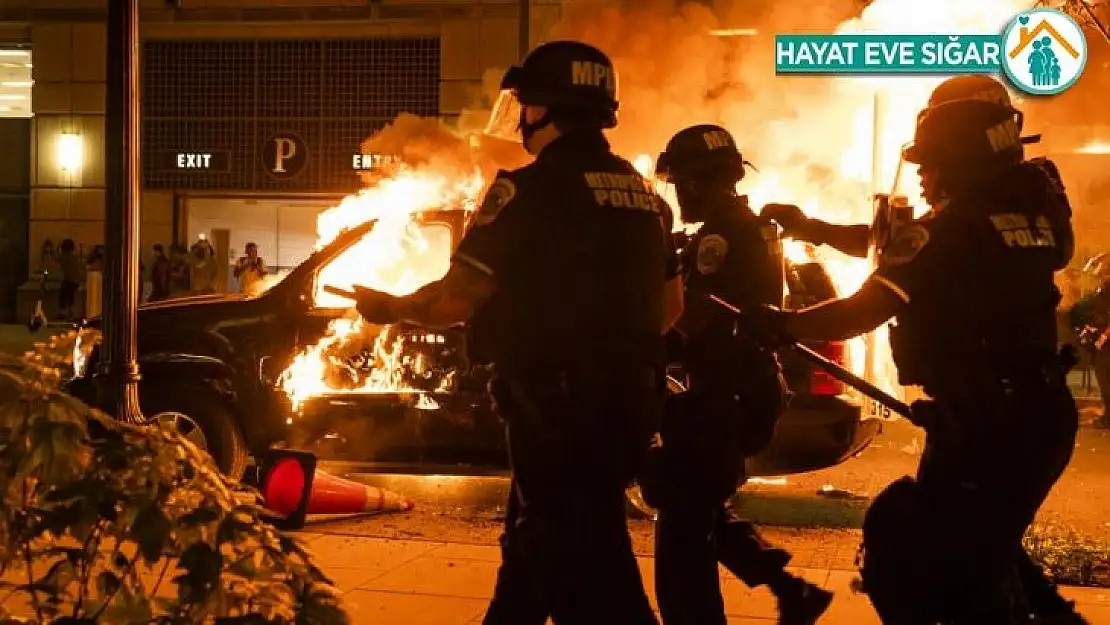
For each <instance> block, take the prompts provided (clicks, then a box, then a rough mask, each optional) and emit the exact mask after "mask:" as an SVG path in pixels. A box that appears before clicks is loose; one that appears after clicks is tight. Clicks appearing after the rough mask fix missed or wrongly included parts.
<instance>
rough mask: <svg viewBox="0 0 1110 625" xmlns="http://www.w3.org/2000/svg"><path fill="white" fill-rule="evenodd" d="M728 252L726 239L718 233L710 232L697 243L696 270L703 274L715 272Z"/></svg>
mask: <svg viewBox="0 0 1110 625" xmlns="http://www.w3.org/2000/svg"><path fill="white" fill-rule="evenodd" d="M726 254H728V241H726V240H725V238H724V237H722V236H721V235H719V234H710V235H708V236H706V237H704V238H703V239H702V240H701V242H700V243H698V271H699V272H701V273H702V274H704V275H709V274H711V273H716V271H717V270H718V269H719V268H720V267H721V263H723V262H724V260H725V255H726Z"/></svg>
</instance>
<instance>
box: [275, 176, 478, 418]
mask: <svg viewBox="0 0 1110 625" xmlns="http://www.w3.org/2000/svg"><path fill="white" fill-rule="evenodd" d="M482 185H483V182H482V177H481V175H480V174H478V173H477V172H475V173H473V174H471V175H469V176H463V177H461V178H460V177H458V176H457V175H454V174H448V173H437V172H435V171H431V170H421V171H417V170H412V169H407V168H404V169H401V170H399V171H398V172H397V173H396V174H395V175H394V176H393V177H390V178H386V179H384V180H382V181H380V182H379V183H378V184H376V185H374V186H373V187H371V188H368V189H364V190H363V191H360V192H359V193H357V194H356V195H352V196H349V197H347V198H345V199H344V200H343V201H342V202H341V203H340V204H339V205H338V206H336V207H335V208H332V209H329V210H327V211H324V212H323V213H321V214H320V216H319V217H318V218H317V233H318V236H319V240H318V242H317V245H316V248H317V249H320V248H322V247H324V246H325V245H327V244H328V243H330V242H331V241H333V240H334V239H335V238H336V237H337V236H338V235H339V234H340V232H342V231H343V230H345V229H347V228H350V227H353V226H356V225H359V224H362V223H365V222H367V221H370V220H377V223H376V224H375V226H374V229H373V230H371V231H370V233H369V234H367V235H366V236H365V237H363V239H362V240H360V241H359V242H358V243H356V244H354V245H353V246H352V247H350V248H348V249H347V250H346V251H344V252H343V253H342V254H340V255H339V256H338V257H336V258H335V259H333V260H332V261H331V262H329V263H328V264H326V265H324V267H323V268H322V269H321V270H320V273H319V275H318V277H317V279H316V289H315V292H314V294H313V297H314V302H315V305H316V307H317V308H319V309H333V310H334V309H344V310H345V312H343V313H339V314H337V316H339V315H342V316H339V318H337V319H335V320H333V321H331V322H330V323H329V325H328V328H327V333H326V334H325V336H324V338H322V339H321V340H320V341H319V342H317V343H316V344H315V345H312V346H310V347H308V348H307V349H305V350H304V351H303V352H301V353H300V354H298V355H297V356H296V357H295V358H294V360H293V363H292V364H291V365H290V366H289V368H287V369H286V370H285V371H284V372H283V373H282V376H281V387H282V389H283V390H284V391H285V393H286V394H287V395H288V396H289V398H290V400H291V401H292V404H293V408H294V410H296V409H297V408H298V407H300V405H301V404H302V403H303V402H304V401H305V400H306V399H309V398H311V397H315V396H318V395H324V394H335V393H397V392H404V393H409V392H415V390H416V389H414V388H413V387H412V386H411V385H410V384H407V383H406V382H405V373H406V372H416V373H417V374H420V373H422V372H423V371H424V369H425V367H426V365H425V363H424V362H423V359H422V358H421V357H420V356H418V355H412V354H409V353H407V350H406V349H405V342H404V340H403V337H401V336H398V335H396V334H395V333H393V332H390V328H391V326H385V327H381V326H373V325H370V324H368V323H365V322H364V321H363V320H362V318H361V317H359V316H358V315H357V313H355V312H354V311H353V310H350V306H351V302H350V301H348V300H346V299H344V298H342V297H339V296H337V295H333V294H331V293H328V292H326V291H324V290H323V287H324V286H334V287H338V288H341V289H345V290H349V289H351V287H352V286H353V285H356V284H359V285H362V286H366V287H369V288H373V289H377V290H379V291H384V292H386V293H391V294H393V295H408V294H410V293H412V292H414V291H416V290H417V289H419V288H420V287H421V286H424V285H425V284H427V283H429V282H433V281H435V280H438V279H439V278H441V277H443V275H444V274H445V273H446V272H447V269H448V267H449V265H450V257H451V250H452V241H451V231H450V230H449V229H447V228H441V227H440V228H437V227H429V226H428V224H425V223H424V219H423V217H424V216H426V215H428V214H429V213H430V212H431V211H443V210H463V211H471V210H473V208H474V203H475V200H476V198H477V196H478V194H479V192H480V191H481V189H482Z"/></svg>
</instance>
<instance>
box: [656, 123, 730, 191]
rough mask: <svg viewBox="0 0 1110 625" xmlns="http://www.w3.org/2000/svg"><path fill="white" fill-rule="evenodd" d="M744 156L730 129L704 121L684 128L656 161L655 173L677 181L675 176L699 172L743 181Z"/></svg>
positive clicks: (668, 143)
mask: <svg viewBox="0 0 1110 625" xmlns="http://www.w3.org/2000/svg"><path fill="white" fill-rule="evenodd" d="M744 165H751V163H749V162H748V161H746V160H744V156H743V155H742V154H741V153H740V149H739V148H737V147H736V140H735V139H733V137H732V135H731V134H729V132H728V131H727V130H725V129H724V128H722V127H720V126H716V125H713V124H700V125H697V126H691V127H689V128H686V129H684V130H680V131H679V132H678V133H677V134H675V136H673V137H671V140H670V141H668V142H667V147H666V148H665V149H664V150H663V152H662V153H661V154H660V155H659V158H658V159H657V160H656V161H655V177H656V178H658V179H659V180H661V181H663V182H674V179H675V177H683V176H687V177H688V176H696V175H699V174H704V175H712V176H715V177H721V178H725V179H727V180H730V181H731V182H739V181H740V180H742V179H743V178H744Z"/></svg>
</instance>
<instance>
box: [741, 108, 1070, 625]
mask: <svg viewBox="0 0 1110 625" xmlns="http://www.w3.org/2000/svg"><path fill="white" fill-rule="evenodd" d="M1019 117H1020V116H1019V115H1017V113H1016V111H1014V110H1013V109H1012V108H1011V107H1007V106H1005V105H1002V104H999V103H997V102H987V101H984V100H972V99H966V100H955V101H950V102H946V103H943V104H940V105H938V106H935V107H932V108H930V109H927V110H926V111H925V114H924V115H923V116H921V117H920V118H919V122H918V125H917V130H916V133H915V137H914V142H913V144H912V145H911V146H910V147H909V148H907V150H906V152H905V155H904V156H905V158H906V160H907V161H909V162H911V163H916V164H918V165H919V166H920V169H919V174H920V176H921V180H922V189H923V191H924V196H925V199H926V201H928V202H929V204H930V205H931V206H932V208H933V211H932V212H931V216H930V218H928V219H926V220H922V221H920V222H918V223H914V224H912V225H910V226H908V227H905V228H903V229H902V230H901V231H900V232H898V233H897V234H896V235H895V238H894V240H892V241H891V242H890V243H889V244H888V245H887V247H886V248H885V249H884V250H883V252H882V254H881V255H880V257H879V267H878V269H877V270H876V271H875V272H874V273H873V274H872V276H871V277H870V278H869V279H868V280H867V281H866V282H865V283H864V285H863V286H862V287H861V288H860V290H859V291H858V292H857V293H855V294H854V295H852V296H851V297H849V298H847V299H843V300H835V301H832V302H828V303H826V304H822V305H820V306H816V307H813V308H810V309H806V310H803V311H800V312H797V313H788V312H782V311H772V310H770V309H767V308H763V309H754V310H752V311H750V312H749V313H748V314H747V319H746V321H747V323H748V324H749V327H750V328H762V330H763V331H764V332H766V333H767V336H770V337H774V339H775V340H777V341H780V342H782V341H792V340H794V339H818V340H820V339H845V338H848V337H852V336H856V335H859V334H861V333H864V332H867V331H869V330H871V329H873V328H875V327H877V326H878V325H879V324H881V323H883V322H885V321H887V320H888V319H889V318H891V317H892V316H896V317H897V326H895V327H894V328H892V330H891V347H892V350H893V355H894V359H895V364H896V365H897V366H898V371H899V382H900V383H902V384H905V385H921V386H923V387H924V389H925V391H926V393H928V395H929V396H930V397H932V398H933V399H932V400H931V402H928V403H925V402H919V403H915V413H914V416H915V421H916V422H918V423H919V424H921V425H923V426H924V427H925V428H926V431H927V434H928V438H929V441H928V447H929V450H928V453H927V454H926V455H925V456H924V457H923V458H922V461H921V466H920V468H919V473H918V477H917V479H916V480H913V479H910V478H904V479H903V480H900V481H899V482H896V483H895V484H894V485H892V486H891V487H890V488H888V489H887V490H886V491H884V492H883V493H882V494H881V495H880V496H879V497H878V498H877V499H876V501H875V503H874V504H873V506H872V508H871V510H870V511H869V512H868V518H867V519H866V521H865V523H864V546H863V549H864V561H863V564H864V566H863V571H862V573H863V578H864V584H865V588H866V590H867V592H868V593H869V594H870V597H871V600H872V603H873V604H874V606H875V607H876V609H877V611H878V612H879V614H880V616H881V617H882V618H883V620H884V622H887V623H899V624H904V625H916V624H919V623H920V624H924V623H929V624H932V623H937V622H943V623H960V624H962V623H977V624H981V625H993V624H995V623H1000V624H1008V623H1024V622H1027V619H1028V610H1029V608H1028V606H1027V605H1024V596H1023V595H1022V593H1021V592H1017V591H1016V589H1015V582H1016V578H1015V576H1014V573H1015V567H1016V565H1017V559H1018V554H1019V553H1021V549H1020V544H1021V539H1022V536H1023V535H1024V533H1025V531H1026V529H1027V528H1028V527H1029V525H1030V524H1031V523H1032V521H1033V517H1034V515H1035V514H1036V511H1037V509H1038V508H1039V507H1040V505H1041V503H1042V502H1043V501H1044V498H1045V497H1046V496H1047V495H1048V493H1049V491H1050V490H1051V488H1052V486H1053V484H1054V483H1055V482H1056V480H1057V479H1059V477H1060V475H1061V474H1062V472H1063V471H1064V468H1065V467H1066V465H1067V463H1068V461H1069V459H1070V456H1071V452H1072V449H1073V447H1074V443H1075V436H1076V430H1077V426H1078V412H1077V410H1076V406H1075V401H1074V399H1073V398H1072V396H1071V393H1070V392H1069V390H1068V388H1067V384H1066V381H1065V369H1064V367H1063V366H1062V364H1061V359H1060V356H1059V355H1058V354H1057V351H1056V349H1057V337H1056V305H1057V303H1058V302H1059V299H1060V293H1059V291H1058V290H1057V288H1056V285H1055V283H1054V280H1053V276H1054V273H1055V272H1056V271H1058V270H1059V269H1061V268H1062V267H1064V266H1065V265H1066V264H1067V262H1068V260H1069V257H1070V253H1071V252H1070V249H1069V248H1068V246H1066V245H1064V244H1063V240H1064V238H1065V237H1066V236H1067V233H1068V232H1069V231H1070V226H1069V224H1068V209H1067V206H1066V204H1065V203H1063V202H1062V201H1061V198H1060V196H1059V194H1058V193H1057V189H1056V187H1055V185H1054V184H1053V182H1052V180H1051V179H1050V177H1049V176H1048V175H1047V174H1046V173H1045V172H1044V171H1043V170H1042V169H1040V168H1039V167H1038V166H1037V165H1035V164H1030V163H1028V162H1025V161H1023V160H1022V158H1023V145H1022V141H1021V138H1020V124H1019ZM1044 616H1048V615H1044ZM1051 617H1052V618H1056V619H1065V618H1070V619H1072V621H1071V622H1081V621H1077V620H1075V619H1078V618H1079V617H1078V616H1076V615H1074V614H1071V615H1068V614H1062V613H1057V614H1053V615H1051ZM1042 622H1053V621H1045V620H1043V617H1042ZM1054 622H1068V621H1061V620H1057V621H1054Z"/></svg>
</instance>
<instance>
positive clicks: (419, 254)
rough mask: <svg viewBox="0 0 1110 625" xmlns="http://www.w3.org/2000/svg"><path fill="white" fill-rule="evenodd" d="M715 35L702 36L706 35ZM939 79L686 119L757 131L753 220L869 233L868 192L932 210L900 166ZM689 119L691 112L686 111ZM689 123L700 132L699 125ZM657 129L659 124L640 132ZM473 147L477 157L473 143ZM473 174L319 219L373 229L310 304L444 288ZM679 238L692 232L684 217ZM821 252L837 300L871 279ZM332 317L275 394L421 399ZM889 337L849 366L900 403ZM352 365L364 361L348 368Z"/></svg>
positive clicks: (381, 350) (360, 335) (992, 18)
mask: <svg viewBox="0 0 1110 625" xmlns="http://www.w3.org/2000/svg"><path fill="white" fill-rule="evenodd" d="M1032 4H1033V2H1032V0H989V1H984V2H966V1H962V0H938V2H933V3H917V4H914V3H907V2H900V1H898V0H876V1H875V2H873V3H871V4H870V5H869V6H868V7H867V8H866V9H864V11H863V12H862V14H861V15H860V17H858V18H855V19H852V20H849V21H846V22H844V23H842V24H841V25H840V26H839V27H838V29H837V32H885V33H891V32H897V33H936V32H941V33H945V34H948V33H961V32H969V33H983V32H998V31H999V30H1000V28H1001V27H1002V25H1004V24H1005V23H1006V22H1007V21H1009V20H1010V19H1011V18H1012V16H1013V15H1014V14H1016V13H1018V12H1019V11H1021V10H1024V9H1027V8H1029V7H1030V6H1031V5H1032ZM711 30H712V29H706V34H707V36H710V35H709V34H708V33H709V31H711ZM733 30H736V29H733ZM741 30H744V32H743V33H741V32H739V31H737V32H731V31H728V32H726V31H720V32H718V33H717V35H718V37H717V38H716V40H717V41H720V38H719V37H720V36H723V35H740V34H743V35H753V36H754V35H758V32H757V31H755V30H754V29H752V32H750V33H749V32H747V31H748V29H741ZM730 62H733V61H730ZM737 67H739V65H737ZM768 78H769V80H768V89H769V90H771V91H774V90H775V89H776V86H777V87H779V88H780V90H781V91H782V92H783V96H784V97H794V96H793V95H792V92H791V91H790V89H791V87H790V85H792V84H795V85H796V84H799V83H791V82H790V79H783V81H781V82H777V81H775V80H771V79H770V77H768ZM811 80H813V81H817V80H821V79H811ZM941 80H943V77H935V76H934V77H928V76H924V77H923V76H911V77H881V78H879V77H865V78H835V79H828V80H827V83H828V89H827V90H824V91H822V92H821V95H820V99H819V100H818V99H813V100H812V104H811V106H810V107H808V108H807V109H805V110H804V111H803V113H802V114H801V115H800V116H798V117H796V118H789V119H774V118H772V119H770V120H768V121H767V122H766V123H765V124H760V126H759V127H758V128H753V126H752V124H751V122H752V120H751V119H746V118H745V117H744V115H746V114H747V113H745V112H744V111H745V110H746V109H745V107H746V106H747V101H746V100H745V99H744V98H747V97H750V96H747V95H729V96H728V97H731V98H733V99H734V100H735V101H730V102H726V103H724V104H722V103H720V102H717V103H716V108H715V109H713V110H709V109H708V108H706V110H704V111H701V110H691V111H689V112H690V117H692V118H693V117H699V116H700V117H702V118H703V119H716V120H717V121H718V123H721V124H722V125H724V126H725V127H727V128H729V129H730V130H732V131H734V133H736V134H737V136H738V137H743V138H744V139H745V140H750V139H749V138H750V137H752V136H753V135H754V134H755V133H757V132H758V133H760V134H759V136H760V137H761V139H762V140H761V141H759V146H760V147H761V149H760V150H758V152H759V153H758V154H755V153H753V154H752V156H755V157H756V159H755V160H756V161H757V163H758V165H759V167H760V169H761V171H760V172H752V173H751V174H750V175H749V176H748V177H747V178H746V179H745V180H744V181H742V182H741V184H740V186H739V190H740V191H741V192H742V193H744V194H746V195H747V196H748V197H749V199H750V200H751V204H752V206H753V207H755V208H756V209H757V210H758V208H759V207H761V206H763V205H764V204H766V203H768V202H772V201H773V202H783V203H792V204H796V205H798V206H800V207H801V208H802V210H803V211H804V212H805V213H806V214H807V215H810V216H813V217H818V218H820V219H823V220H825V221H829V222H833V223H870V222H871V220H872V218H873V215H872V202H871V195H872V194H873V193H890V192H894V193H897V194H901V195H905V196H907V198H908V199H909V201H910V202H911V204H913V205H914V206H915V207H916V211H915V212H916V213H917V214H918V215H920V214H922V213H924V212H925V211H926V210H927V207H926V206H925V203H924V202H923V201H922V200H921V197H920V190H919V189H918V188H917V185H916V184H914V182H915V181H914V178H915V176H914V175H913V174H914V171H913V169H912V167H907V166H902V165H901V163H900V162H899V155H900V153H901V148H902V146H903V145H904V144H905V143H907V142H908V141H909V140H911V139H912V135H913V126H914V122H915V119H916V114H917V112H918V111H919V110H920V109H921V108H922V107H923V106H924V105H925V103H926V102H927V100H928V96H929V93H930V92H931V91H932V89H933V88H934V87H935V86H936V85H937V84H938V83H939V82H940V81H941ZM808 84H809V85H816V84H817V83H816V82H811V83H808ZM665 93H669V92H665ZM674 97H678V94H675V95H674ZM810 97H812V96H810ZM675 104H676V103H671V102H662V103H660V102H658V101H657V100H654V99H652V100H651V101H649V99H647V98H644V101H642V102H636V101H626V102H622V113H631V114H632V115H631V116H632V118H635V115H636V111H632V110H629V109H632V108H633V107H640V108H641V109H643V110H641V111H638V112H640V113H650V112H651V111H656V110H659V107H660V106H664V107H673V106H674V105H675ZM706 106H707V107H708V106H709V105H708V104H707V105H706ZM686 108H689V107H685V108H684V109H683V110H685V109H686ZM730 119H731V120H732V121H731V122H730ZM691 123H696V121H694V120H693V119H691ZM622 126H623V128H624V130H623V131H622V130H621V128H618V129H617V131H616V132H614V133H613V135H612V136H611V139H612V140H613V145H614V149H615V150H616V151H617V152H618V153H623V154H625V155H628V156H634V164H635V166H636V167H637V169H638V170H639V171H641V173H643V174H644V175H645V176H647V177H649V178H650V177H651V174H652V172H653V158H652V156H650V155H649V154H639V155H638V156H636V155H635V153H637V152H640V151H643V150H647V149H654V148H651V147H649V144H650V143H651V142H653V141H654V140H655V139H654V138H652V141H650V142H649V141H646V139H648V138H649V137H647V136H646V135H644V136H639V137H637V136H633V134H629V132H630V131H629V126H628V125H627V124H622ZM658 129H659V126H658V124H656V125H655V126H654V128H653V129H652V130H645V132H651V131H658ZM664 131H665V130H664ZM622 132H623V133H624V134H622ZM401 143H404V142H401ZM435 145H436V146H438V145H439V144H438V143H437V144H435ZM468 145H471V147H473V142H471V143H469V144H468ZM772 146H773V147H772ZM436 149H437V150H440V148H438V147H437V148H436ZM440 151H442V150H440ZM630 152H631V154H630ZM444 160H450V158H446V159H444ZM474 171H475V173H474V174H473V175H460V174H459V171H458V167H457V164H454V165H453V166H451V167H447V166H445V164H444V163H438V164H432V163H427V164H425V165H424V166H423V167H421V168H420V169H413V168H411V167H401V168H400V169H399V170H398V171H397V172H395V173H394V174H393V175H391V176H390V177H387V178H385V179H382V180H379V181H377V182H376V183H375V184H374V186H372V187H371V188H368V189H365V190H363V191H361V192H360V193H358V194H356V195H353V196H350V197H348V198H346V199H345V200H344V201H343V202H342V203H340V205H339V206H337V207H335V208H333V209H331V210H328V211H326V212H324V213H323V214H321V215H320V217H319V220H318V235H319V243H318V246H317V247H318V248H320V247H322V246H324V245H326V244H327V243H328V242H330V241H332V240H333V239H334V238H335V237H336V236H337V235H338V234H339V232H341V231H342V230H343V229H344V228H348V227H351V226H354V225H356V224H359V223H363V222H366V221H367V220H370V219H377V220H379V221H378V223H377V225H376V227H375V228H374V230H372V231H371V233H370V234H368V235H367V236H366V237H365V238H364V240H363V241H361V242H359V243H358V244H356V245H355V246H353V247H352V248H350V249H348V250H347V251H346V252H344V253H343V254H342V255H341V256H339V257H338V258H336V259H335V260H334V261H332V262H331V263H329V264H327V265H326V266H325V267H324V268H323V269H322V270H321V271H320V273H319V276H318V279H317V284H316V289H315V292H314V293H313V296H314V298H315V303H316V305H317V306H318V307H319V308H324V309H328V308H331V309H345V308H348V307H349V306H350V302H348V301H346V300H344V299H342V298H339V297H337V296H335V295H331V294H328V293H326V292H324V291H322V290H321V289H322V287H323V286H324V285H332V286H336V287H339V288H343V289H347V288H350V286H351V285H353V284H355V283H358V284H362V285H365V286H368V287H371V288H375V289H378V290H381V291H385V292H388V293H392V294H395V295H405V294H408V293H412V292H413V291H415V290H416V289H418V288H419V287H420V286H422V285H424V284H427V283H428V282H431V281H433V280H436V279H438V278H439V277H441V276H442V275H443V274H444V273H445V272H446V270H447V268H448V265H449V258H450V252H451V248H452V244H453V241H451V238H450V236H444V235H443V234H438V235H437V234H436V230H435V229H434V228H429V227H428V224H427V223H426V220H425V217H426V216H427V215H428V214H429V212H430V211H437V210H442V209H445V208H446V209H456V210H471V209H472V208H473V204H474V201H475V200H476V198H477V197H478V195H479V193H480V191H481V189H482V187H483V186H484V181H483V178H482V176H481V175H480V174H479V173H477V172H478V171H479V170H478V169H477V168H475V169H474ZM659 189H660V191H661V192H662V194H663V195H664V197H666V198H667V199H668V200H669V201H671V202H672V204H673V202H674V197H673V192H672V191H671V190H670V189H668V188H664V187H663V186H662V185H659ZM675 228H676V230H677V229H688V226H687V225H685V224H682V223H681V222H680V221H679V220H676V223H675ZM441 232H442V231H441ZM785 251H786V254H787V255H788V257H790V258H791V259H795V260H801V259H804V258H808V255H809V254H811V253H814V252H811V251H810V250H807V248H806V247H805V246H804V245H802V244H801V243H799V242H796V241H787V242H786V245H785ZM815 254H816V257H817V259H818V260H820V261H821V262H822V263H823V264H824V266H825V267H826V268H827V269H828V271H829V273H830V275H831V277H832V278H833V281H834V283H835V285H836V287H837V289H838V292H839V293H840V294H841V295H848V294H850V293H852V292H854V291H855V290H857V289H858V288H859V287H860V286H861V285H862V284H863V281H864V280H865V279H866V278H867V276H868V275H869V274H870V272H871V271H872V267H873V264H872V262H871V261H870V260H863V259H855V258H850V257H848V256H845V255H843V254H840V253H839V252H836V251H835V250H833V249H831V248H829V247H822V248H818V249H817V250H816V252H815ZM337 316H339V318H338V319H336V320H334V321H332V322H331V323H330V325H329V326H328V329H327V333H326V335H325V336H324V338H323V339H321V340H320V341H319V342H318V343H316V344H315V345H313V346H311V347H309V348H307V349H305V350H304V351H303V352H302V353H300V354H298V355H297V356H296V358H295V359H294V361H293V363H292V364H291V365H290V366H289V368H288V369H287V370H286V371H285V372H284V373H283V375H282V377H281V387H282V388H283V390H284V391H285V392H286V393H287V394H288V395H289V397H290V399H291V400H292V402H293V405H294V408H296V407H298V406H300V405H301V404H302V403H303V402H304V400H306V399H308V398H310V397H313V396H317V395H320V394H331V393H355V392H358V393H381V392H408V393H411V392H414V391H416V390H417V389H415V388H414V387H413V386H412V385H411V384H410V383H408V382H406V381H405V380H406V379H407V378H406V375H410V374H411V373H412V372H413V371H415V372H416V373H418V374H419V373H420V371H421V368H422V367H424V366H426V363H423V362H422V359H421V358H420V357H419V356H418V355H414V354H413V353H410V351H409V350H408V349H407V348H406V345H408V343H406V342H405V341H404V340H403V338H404V337H402V336H399V335H398V333H395V332H391V331H390V328H388V327H387V328H380V327H377V326H370V325H368V324H365V323H363V321H362V320H361V319H360V318H359V317H358V316H357V315H356V314H354V312H353V311H349V310H348V311H347V312H345V313H342V315H341V316H340V313H338V312H337ZM885 334H886V329H885V327H884V328H880V329H879V330H877V331H876V332H875V333H873V334H872V335H871V337H870V338H869V339H868V338H857V339H853V340H852V341H851V342H850V343H849V354H850V365H851V368H852V369H853V371H855V372H856V373H857V374H860V375H866V376H867V377H868V378H870V379H871V380H872V381H873V382H875V383H876V384H877V385H879V386H880V387H883V388H884V389H885V390H887V391H888V392H892V393H893V394H895V395H899V394H900V392H901V389H900V388H899V387H898V385H897V383H896V376H895V373H894V368H893V364H892V362H891V359H890V354H889V347H888V345H887V341H886V337H885ZM353 361H356V362H358V363H361V364H360V365H358V366H356V365H353V364H352V362H353ZM421 401H423V400H421ZM425 404H427V402H425ZM429 405H430V404H429Z"/></svg>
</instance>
